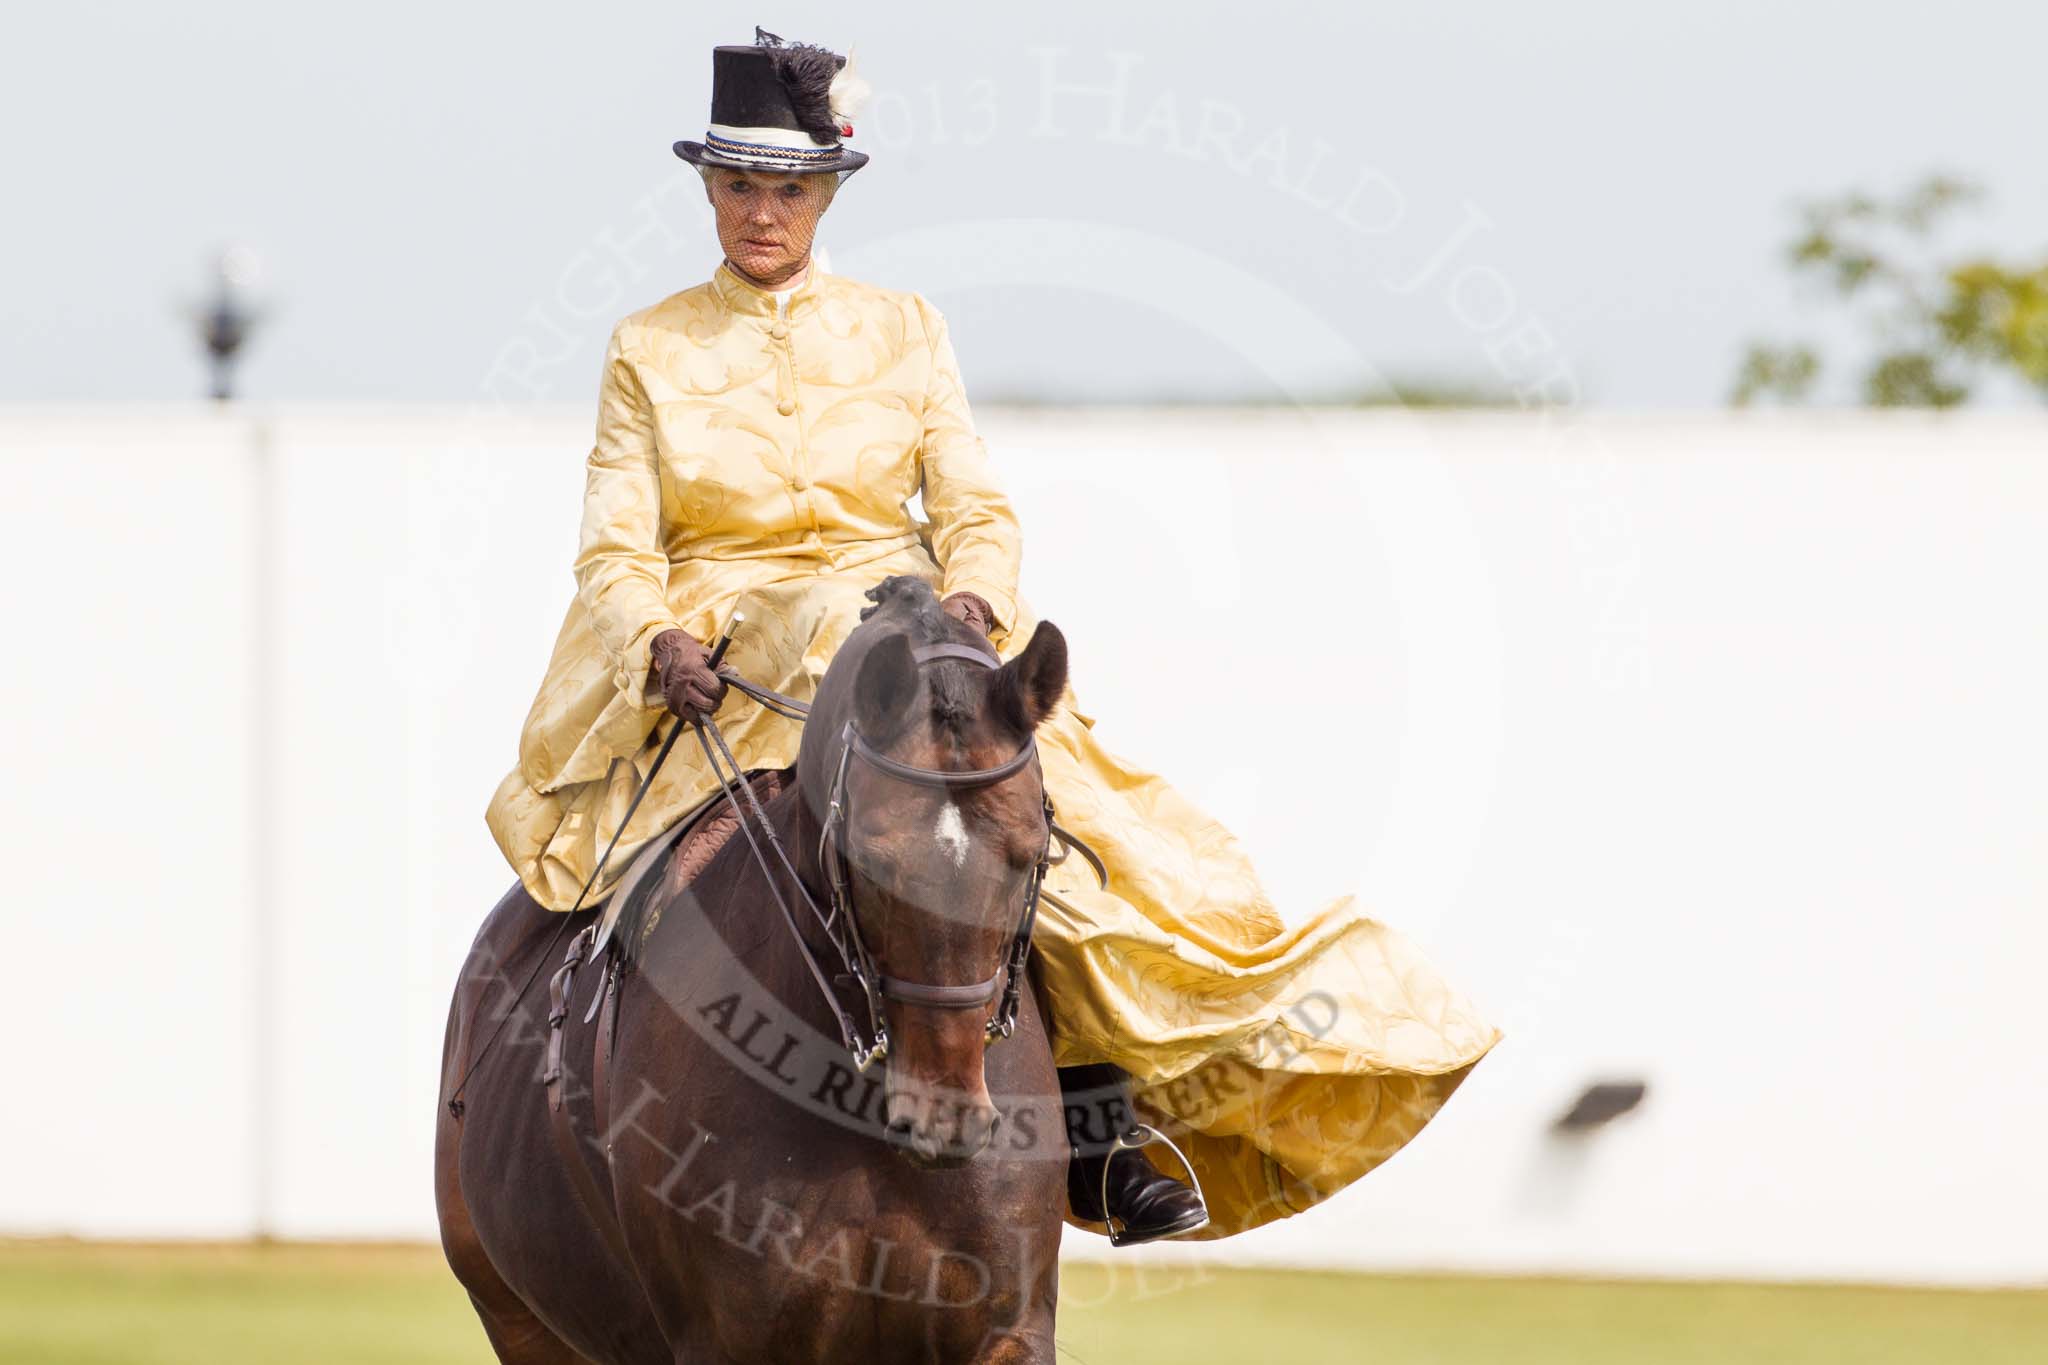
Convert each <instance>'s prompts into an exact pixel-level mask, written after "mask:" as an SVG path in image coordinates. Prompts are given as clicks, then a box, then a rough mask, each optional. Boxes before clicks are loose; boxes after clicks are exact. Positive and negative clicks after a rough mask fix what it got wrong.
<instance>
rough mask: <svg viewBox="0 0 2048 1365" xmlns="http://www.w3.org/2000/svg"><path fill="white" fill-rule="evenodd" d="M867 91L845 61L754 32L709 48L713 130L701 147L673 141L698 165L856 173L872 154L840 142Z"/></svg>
mask: <svg viewBox="0 0 2048 1365" xmlns="http://www.w3.org/2000/svg"><path fill="white" fill-rule="evenodd" d="M867 88H868V87H867V82H866V81H864V80H862V79H861V78H860V77H859V76H858V75H856V74H855V73H854V70H853V66H852V63H851V61H850V60H849V59H848V58H846V57H842V56H840V55H839V54H838V53H836V52H832V51H830V50H828V49H826V48H822V47H814V46H812V45H811V44H809V43H785V42H783V41H782V39H780V38H778V37H776V36H775V35H774V34H772V33H768V32H766V31H764V30H762V29H758V28H757V29H755V30H754V41H753V42H752V43H750V44H747V45H745V46H733V47H715V48H713V49H712V50H711V127H710V129H709V130H708V131H707V132H706V133H705V134H704V140H703V141H702V142H690V141H687V140H686V141H682V142H678V143H676V144H675V152H676V155H677V156H679V157H681V158H682V159H683V160H685V161H687V162H690V163H691V164H692V165H696V166H730V167H735V168H739V169H745V170H755V171H760V170H767V171H837V172H839V173H840V174H841V175H842V176H845V175H851V174H852V173H853V172H854V171H857V170H859V169H860V168H861V167H862V166H865V165H866V164H867V161H868V155H867V153H866V152H856V151H854V150H853V149H852V148H850V147H846V146H843V145H841V143H840V139H841V138H842V137H850V136H852V134H853V115H854V114H855V113H856V112H857V111H858V108H859V105H860V103H861V101H862V100H864V99H865V98H866V96H867Z"/></svg>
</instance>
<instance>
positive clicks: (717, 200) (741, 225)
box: [704, 169, 839, 287]
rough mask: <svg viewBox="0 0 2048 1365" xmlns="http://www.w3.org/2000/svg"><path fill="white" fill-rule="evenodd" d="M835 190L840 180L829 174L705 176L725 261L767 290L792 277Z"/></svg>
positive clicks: (807, 255)
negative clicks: (764, 286) (767, 287)
mask: <svg viewBox="0 0 2048 1365" xmlns="http://www.w3.org/2000/svg"><path fill="white" fill-rule="evenodd" d="M838 188H839V177H838V176H837V175H836V174H834V173H832V172H818V173H811V174H806V175H796V174H783V173H777V172H772V171H737V170H723V169H713V170H708V171H706V172H705V174H704V192H705V194H706V195H707V196H708V197H709V198H710V200H711V209H712V212H713V214H714V215H715V216H716V218H717V220H718V244H719V245H720V246H722V247H724V248H725V258H726V259H727V260H728V261H730V262H732V263H733V265H735V266H737V267H738V268H739V270H740V272H741V273H742V274H744V275H746V276H747V277H748V278H749V279H751V280H753V281H754V282H755V283H757V284H764V285H768V286H770V287H774V286H777V285H780V284H782V283H783V282H784V281H785V280H788V279H790V278H791V277H793V276H795V275H796V274H797V273H798V272H799V271H801V270H802V269H803V268H804V265H805V263H806V262H807V261H809V260H810V258H811V240H812V239H813V238H814V237H816V236H817V235H818V220H819V219H820V218H822V217H824V215H825V209H826V207H827V206H828V205H830V204H831V202H832V195H833V193H834V192H835V191H836V190H837V189H838Z"/></svg>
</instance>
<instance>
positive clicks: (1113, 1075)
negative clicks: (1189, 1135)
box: [1059, 1064, 1209, 1246]
mask: <svg viewBox="0 0 2048 1365" xmlns="http://www.w3.org/2000/svg"><path fill="white" fill-rule="evenodd" d="M1059 1074H1060V1098H1061V1100H1062V1101H1064V1103H1065V1105H1066V1111H1067V1143H1068V1146H1069V1149H1070V1151H1071V1153H1072V1155H1071V1156H1070V1158H1069V1159H1068V1161H1067V1202H1068V1204H1069V1205H1071V1206H1072V1208H1073V1210H1074V1216H1075V1217H1076V1218H1079V1219H1082V1220H1083V1221H1085V1222H1090V1223H1105V1222H1107V1221H1108V1220H1109V1219H1110V1218H1114V1219H1115V1220H1116V1225H1117V1227H1118V1228H1119V1229H1120V1231H1119V1232H1118V1234H1117V1236H1116V1242H1117V1245H1119V1246H1129V1245H1131V1244H1132V1243H1134V1242H1156V1241H1159V1240H1160V1239H1161V1238H1164V1237H1179V1236H1181V1235H1182V1234H1183V1233H1189V1232H1193V1231H1194V1230H1195V1229H1196V1228H1199V1227H1201V1226H1202V1225H1203V1224H1205V1223H1207V1222H1208V1221H1209V1210H1208V1208H1207V1207H1206V1206H1205V1205H1204V1204H1203V1203H1202V1196H1201V1195H1199V1194H1197V1193H1196V1192H1195V1191H1194V1190H1192V1189H1190V1188H1189V1187H1188V1186H1186V1185H1184V1184H1182V1183H1181V1182H1180V1181H1178V1180H1175V1179H1173V1178H1172V1177H1171V1176H1166V1175H1161V1174H1160V1173H1159V1170H1158V1168H1157V1167H1155V1166H1153V1164H1152V1163H1151V1162H1150V1161H1148V1160H1146V1159H1145V1155H1144V1153H1142V1152H1138V1151H1134V1150H1132V1149H1131V1148H1128V1147H1126V1148H1121V1149H1117V1150H1112V1149H1111V1144H1112V1141H1113V1139H1115V1138H1116V1137H1117V1136H1118V1135H1119V1134H1125V1135H1128V1134H1130V1132H1131V1130H1132V1129H1133V1127H1135V1126H1136V1124H1137V1122H1138V1116H1137V1111H1136V1110H1135V1109H1134V1108H1132V1106H1131V1081H1130V1077H1128V1076H1126V1075H1125V1074H1124V1073H1123V1072H1122V1071H1121V1070H1119V1069H1118V1068H1116V1067H1114V1066H1109V1065H1107V1064H1100V1065H1096V1066H1065V1067H1061V1068H1060V1073H1059ZM1105 1163H1107V1164H1108V1166H1109V1209H1108V1213H1107V1216H1105V1214H1104V1211H1103V1208H1102V1184H1103V1180H1102V1173H1103V1171H1102V1168H1103V1165H1104V1164H1105Z"/></svg>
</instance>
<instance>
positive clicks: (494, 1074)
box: [435, 578, 1068, 1365]
mask: <svg viewBox="0 0 2048 1365" xmlns="http://www.w3.org/2000/svg"><path fill="white" fill-rule="evenodd" d="M870 596H871V597H873V598H874V599H875V600H876V603H877V605H876V607H875V608H873V609H871V610H870V612H869V613H867V614H866V617H867V619H865V620H864V621H863V623H862V624H861V625H860V626H859V627H857V628H856V629H855V630H854V631H853V632H852V633H851V634H850V635H849V636H848V638H847V640H846V643H845V644H844V646H842V648H841V649H840V650H839V652H838V654H837V655H836V656H835V657H834V658H833V660H832V662H831V664H830V666H829V667H828V669H827V670H826V673H825V675H824V677H823V678H822V680H821V681H820V683H819V687H818V691H817V696H816V698H815V699H814V701H813V703H812V705H811V710H810V715H809V719H808V720H807V722H806V724H805V729H804V736H803V741H802V744H801V747H800V751H799V757H798V762H797V766H796V769H795V773H794V780H793V781H791V782H789V783H788V784H786V785H785V786H784V788H783V789H782V790H781V791H780V792H779V793H777V794H776V795H773V796H771V797H769V798H767V799H766V800H765V801H764V802H762V803H761V804H760V806H759V807H758V811H759V814H760V815H761V817H763V823H764V826H765V827H764V828H762V829H760V830H758V831H757V830H755V829H754V828H752V825H751V823H750V822H749V823H743V824H742V828H741V830H740V832H739V833H737V834H734V835H733V836H732V837H730V838H728V839H727V840H726V842H725V844H724V845H723V846H722V847H720V848H719V849H718V851H717V852H716V853H715V854H713V855H712V856H711V859H710V861H709V862H708V863H707V864H705V865H704V867H703V868H702V870H701V871H700V872H699V873H697V875H696V876H695V878H694V880H693V881H691V882H690V883H689V884H688V885H687V886H685V887H682V888H670V887H668V886H666V885H664V886H662V887H661V888H660V889H659V890H658V891H657V893H656V897H657V898H656V900H655V902H654V903H653V904H652V906H651V908H650V909H649V911H648V914H647V920H648V923H647V926H646V930H645V932H644V934H639V935H636V937H638V939H639V942H638V943H637V945H634V944H627V945H625V946H626V948H627V952H628V962H627V964H626V965H625V967H624V969H623V971H622V972H612V973H607V974H605V975H604V976H602V977H601V976H600V975H599V973H597V972H595V971H585V972H582V973H581V974H580V975H581V977H582V978H584V979H582V980H577V981H575V982H573V984H572V985H571V986H570V987H569V989H568V990H567V992H566V994H567V996H568V998H566V999H562V1000H560V1001H558V1002H557V1003H556V1007H555V1009H554V1010H553V1012H552V1013H553V1014H554V1016H556V1017H557V1018H558V1019H559V1020H560V1023H559V1025H558V1028H559V1031H560V1032H561V1034H562V1036H563V1041H562V1042H561V1043H560V1044H558V1046H559V1047H560V1058H559V1059H557V1062H556V1065H555V1066H554V1067H553V1068H552V1071H553V1073H554V1075H555V1077H556V1081H557V1083H558V1084H559V1085H560V1086H561V1093H562V1095H563V1096H564V1098H563V1100H562V1104H563V1106H564V1108H563V1110H562V1112H563V1114H564V1115H566V1119H562V1120H557V1119H556V1118H555V1117H553V1116H551V1115H550V1113H549V1100H548V1099H547V1098H545V1097H544V1091H543V1086H542V1085H541V1083H540V1077H541V1076H542V1074H543V1070H544V1068H543V1056H544V1054H545V1052H546V1043H547V1032H548V1030H547V1027H546V1020H547V1018H548V1011H547V1010H546V1008H545V1006H544V1005H543V1004H542V1003H541V1002H539V1001H537V1000H532V999H515V992H516V991H517V990H518V985H517V983H520V982H524V981H528V980H529V979H530V978H532V977H533V976H535V975H536V974H537V973H538V971H539V970H540V969H541V968H542V967H543V966H545V965H551V963H550V962H549V958H550V957H551V956H553V955H552V954H550V952H549V949H550V948H552V947H554V946H555V945H556V944H557V943H558V942H559V940H560V938H561V930H562V929H564V928H567V929H570V930H572V931H575V930H579V929H580V928H581V927H582V926H581V924H580V923H578V922H580V921H584V920H588V919H589V918H590V917H591V915H592V914H593V913H594V912H589V911H585V912H581V913H579V914H578V915H576V916H574V917H573V919H572V922H571V923H569V924H567V925H564V924H563V922H562V921H563V916H562V915H560V914H557V913H553V912H549V911H547V910H544V909H542V908H541V907H540V906H539V905H538V904H536V903H535V902H534V901H533V900H532V899H531V898H530V897H529V896H528V895H527V894H526V893H525V892H524V891H523V890H522V889H521V888H519V887H517V886H515V887H514V888H513V890H512V891H511V892H509V893H508V894H507V895H506V896H505V898H504V899H503V900H501V901H500V902H499V903H498V905H497V907H496V908H495V909H494V910H492V911H491V913H490V915H489V917H488V918H487V919H486V920H485V922H484V925H483V928H482V930H481V931H480V932H479V934H478V936H477V940H476V944H475V946H474V947H473V948H472V950H471V954H470V957H469V960H468V962H467V964H466V965H465V968H464V972H463V975H462V978H461V980H460V981H459V982H458V985H457V988H456V992H455V999H454V1003H453V1006H452V1008H451V1011H450V1017H449V1022H448V1032H447V1042H446V1047H445V1052H444V1057H443V1083H442V1096H443V1098H444V1099H447V1098H448V1097H449V1096H450V1094H451V1092H452V1091H453V1090H455V1089H458V1088H459V1089H460V1091H461V1097H460V1099H459V1100H456V1101H454V1102H452V1103H450V1104H448V1105H446V1106H444V1107H443V1109H442V1111H441V1113H440V1118H439V1123H438V1127H437V1130H436V1139H435V1194H436V1203H437V1206H438V1209H439V1214H440V1222H441V1232H442V1242H443V1246H444V1249H445V1250H446V1252H447V1257H448V1262H449V1265H450V1266H451V1268H452V1269H453V1270H454V1272H455V1274H456V1277H457V1278H458V1279H459V1280H460V1281H461V1282H462V1284H463V1285H464V1287H465V1288H466V1289H467V1290H468V1291H469V1295H470V1299H471V1302H472V1303H473V1305H474V1306H475V1309H476V1311H477V1314H478V1316H479V1317H480V1318H481V1320H482V1322H483V1326H484V1330H485V1332H486V1334H487V1335H488V1336H489V1338H490V1342H491V1345H492V1347H493V1348H494V1349H495V1350H496V1352H497V1355H498V1358H499V1360H500V1361H503V1362H506V1363H507V1365H574V1363H576V1362H592V1363H594V1365H643V1363H644V1365H693V1363H695V1362H707V1363H708V1362H720V1363H721V1365H742V1363H751V1362H764V1363H765V1362H776V1365H792V1363H793V1362H824V1361H856V1360H857V1361H934V1362H937V1361H945V1362H954V1361H959V1362H990V1363H993V1362H1004V1363H1005V1365H1007V1363H1008V1362H1027V1361H1028V1362H1041V1361H1046V1362H1049V1361H1052V1360H1053V1359H1054V1345H1053V1318H1054V1307H1055V1300H1056V1297H1057V1290H1058V1250H1059V1240H1060V1228H1061V1213H1062V1211H1063V1209H1064V1208H1065V1207H1066V1184H1065V1178H1066V1169H1067V1159H1068V1148H1067V1140H1066V1129H1065V1126H1064V1123H1063V1122H1062V1118H1061V1102H1060V1094H1059V1085H1058V1080H1057V1077H1056V1073H1055V1072H1054V1069H1053V1064H1052V1056H1051V1050H1050V1047H1049V1045H1048V1042H1047V1038H1046V1032H1045V1027H1044V1022H1043V1015H1042V1006H1041V1003H1040V1001H1039V1000H1038V999H1037V997H1036V995H1035V993H1034V992H1033V991H1032V990H1030V989H1023V990H1021V991H1014V990H1002V989H997V988H996V986H997V984H999V983H1001V982H1002V979H1003V977H1004V974H1005V972H1006V969H1008V968H1010V967H1014V969H1015V970H1016V971H1017V972H1018V973H1019V974H1021V971H1022V967H1023V959H1022V947H1023V946H1024V945H1025V944H1027V943H1028V932H1029V916H1030V913H1031V907H1032V904H1033V903H1034V901H1035V897H1036V894H1037V890H1038V884H1039V879H1040V878H1041V877H1042V876H1043V874H1044V869H1045V865H1046V862H1047V850H1048V849H1049V848H1050V846H1051V830H1052V829H1053V828H1054V827H1053V826H1052V825H1051V807H1050V803H1049V802H1047V801H1046V799H1045V797H1044V793H1043V785H1042V777H1041V773H1040V770H1039V763H1038V759H1037V756H1036V750H1035V740H1034V739H1033V734H1034V731H1035V730H1036V728H1037V726H1038V723H1039V722H1040V721H1041V720H1043V719H1044V718H1045V716H1046V715H1047V714H1048V713H1049V712H1050V711H1051V709H1052V708H1053V706H1054V705H1055V704H1056V702H1057V701H1058V699H1059V697H1060V694H1061V692H1062V690H1063V689H1064V687H1065V685H1066V678H1067V650H1066V643H1065V640H1064V639H1063V637H1062V636H1061V635H1060V633H1059V631H1058V629H1057V628H1055V627H1054V626H1052V625H1051V624H1050V623H1046V624H1041V625H1040V626H1039V627H1038V628H1037V630H1036V632H1035V633H1034V634H1033V636H1032V638H1031V641H1030V643H1029V644H1028V645H1027V646H1026V648H1025V649H1024V650H1023V652H1022V653H1021V654H1019V655H1018V656H1017V657H1016V658H1014V659H1012V660H1011V661H1010V662H1008V663H1005V664H1000V665H998V664H997V662H996V660H995V656H994V652H993V650H992V649H991V648H990V647H989V645H988V644H987V642H986V641H984V640H983V639H981V637H980V635H979V633H978V632H975V631H973V630H971V629H970V628H968V627H966V626H964V625H962V624H960V623H958V622H956V621H954V620H953V619H952V618H951V617H949V616H947V615H945V614H944V613H943V612H942V611H941V610H940V609H939V607H938V603H937V600H936V598H935V597H934V595H933V593H932V591H931V589H930V588H929V587H927V586H926V585H925V584H923V583H922V582H920V581H918V580H915V579H908V578H900V579H891V580H888V581H887V582H886V583H884V584H883V585H882V587H880V588H878V589H876V590H875V591H874V592H872V593H870ZM983 656H985V657H983ZM849 750H855V751H856V752H854V753H852V754H850V753H849ZM707 754H708V750H707ZM920 775H921V776H920ZM764 843H766V844H767V845H768V846H769V848H770V850H774V849H776V848H779V849H780V850H783V851H786V855H787V856H786V858H784V859H783V860H782V861H781V862H778V861H777V859H775V858H769V857H765V856H763V853H762V846H763V844H764ZM791 906H796V907H797V909H796V911H795V912H794V913H791ZM805 906H810V907H824V906H831V907H833V909H832V910H828V911H826V912H825V913H823V914H814V913H811V912H810V911H808V910H806V909H804V908H803V907H805ZM841 913H843V915H844V916H845V919H846V921H847V922H846V923H842V924H837V925H835V924H833V923H832V922H831V921H832V918H833V915H834V914H841ZM849 941H850V942H852V943H854V944H855V945H857V947H856V951H855V952H854V953H853V954H852V955H851V960H850V961H849V959H848V955H847V954H846V952H845V949H846V946H847V944H848V942H849ZM1013 952H1014V956H1013ZM863 957H865V958H866V960H867V972H866V973H863V972H861V971H857V970H856V971H835V970H833V969H834V968H836V967H839V966H852V965H853V964H855V963H858V962H859V961H860V960H861V959H862V958H863ZM821 966H822V967H823V968H824V969H825V970H823V971H822V972H821V971H820V970H819V968H820V967H821ZM863 985H865V986H867V987H870V988H872V989H871V990H870V991H869V992H868V994H867V998H866V1000H865V1001H863V999H862V989H861V988H862V986H863ZM608 989H609V990H610V991H612V992H614V993H615V994H614V995H613V1001H612V1003H611V1004H609V1005H607V1006H606V1008H605V1009H604V1010H603V1011H602V1015H603V1017H600V1018H597V1019H596V1020H595V1021H594V1022H593V1019H592V1018H591V1017H590V1016H592V1015H594V1014H598V1013H600V1012H599V1010H598V1008H597V1006H598V1002H599V998H600V995H601V994H602V993H604V992H606V991H607V990H608ZM864 1003H865V1004H867V1005H871V1006H873V1007H874V1010H875V1012H874V1014H873V1015H872V1017H871V1020H870V1023H871V1027H872V1034H873V1036H870V1037H861V1036H859V1026H858V1024H857V1023H856V1024H854V1025H853V1026H852V1027H853V1029H854V1036H853V1037H852V1038H850V1039H849V1038H848V1036H847V1033H848V1028H849V1024H848V1021H849V1020H850V1019H854V1020H857V1018H858V1016H859V1015H860V1013H861V1007H862V1005H863V1004H864ZM1006 1012H1008V1013H1009V1014H1010V1015H1011V1016H1012V1017H1011V1018H1009V1019H1004V1018H1003V1017H1002V1016H1003V1015H1004V1014H1005V1013H1006ZM607 1024H609V1025H610V1026H611V1029H612V1032H611V1034H610V1035H609V1036H610V1037H611V1038H612V1039H613V1040H614V1041H613V1042H612V1045H611V1047H610V1048H609V1049H608V1050H607V1052H604V1053H598V1054H596V1055H597V1056H598V1057H599V1058H600V1060H599V1061H597V1062H595V1063H593V1064H591V1065H583V1066H579V1065H578V1064H577V1061H576V1059H579V1058H581V1059H589V1058H592V1057H593V1055H594V1054H593V1049H594V1047H595V1045H596V1041H597V1040H596V1035H597V1034H598V1033H599V1032H600V1031H601V1030H602V1029H604V1028H605V1026H606V1025H607ZM1012 1024H1014V1030H1013V1031H1012V1030H1011V1027H1010V1026H1011V1025H1012ZM494 1032H495V1046H490V1045H489V1040H490V1037H491V1035H493V1033H494ZM885 1033H886V1042H884V1041H883V1035H884V1034H885ZM849 1044H851V1045H852V1049H853V1050H852V1052H851V1053H850V1052H849V1051H848V1045H849ZM884 1049H886V1052H885V1053H884ZM862 1053H865V1054H866V1055H865V1056H861V1055H860V1054H862ZM607 1055H608V1056H609V1059H610V1060H609V1062H608V1063H606V1062H604V1061H602V1058H603V1057H604V1056H607ZM862 1063H868V1064H867V1065H863V1064H862ZM593 1067H595V1068H598V1080H599V1082H600V1083H599V1084H597V1085H595V1086H593V1085H591V1084H590V1083H589V1082H590V1080H591V1079H592V1077H591V1074H590V1073H591V1071H592V1070H593ZM465 1078H466V1079H465ZM600 1104H601V1105H602V1112H598V1111H597V1106H598V1105H600ZM571 1130H573V1131H574V1133H575V1134H576V1135H577V1136H576V1139H575V1140H574V1141H573V1142H572V1141H570V1140H567V1139H565V1138H563V1137H562V1134H563V1133H564V1132H566V1131H571ZM572 1160H580V1161H581V1162H582V1163H583V1169H582V1170H581V1171H580V1172H579V1171H577V1170H574V1169H572V1168H571V1166H570V1164H569V1163H570V1161H572Z"/></svg>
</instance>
